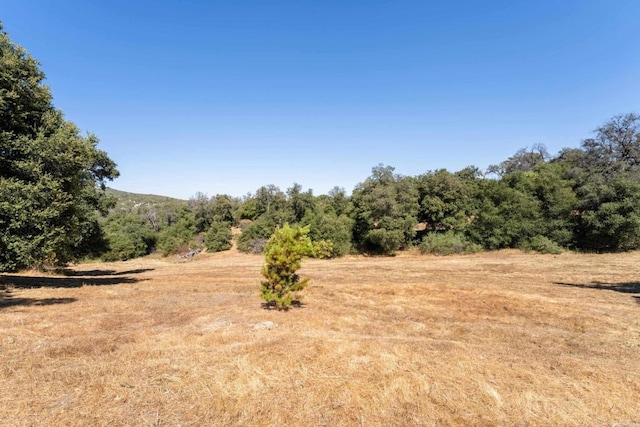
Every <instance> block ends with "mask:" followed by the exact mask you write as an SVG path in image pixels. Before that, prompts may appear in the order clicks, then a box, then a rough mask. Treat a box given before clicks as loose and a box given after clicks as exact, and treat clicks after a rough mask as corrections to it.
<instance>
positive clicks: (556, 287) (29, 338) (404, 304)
mask: <svg viewBox="0 0 640 427" xmlns="http://www.w3.org/2000/svg"><path fill="white" fill-rule="evenodd" d="M262 262H263V258H262V257H260V256H254V255H244V254H240V253H238V252H236V251H235V250H233V251H228V252H225V253H218V254H206V253H205V254H200V255H197V256H196V257H195V258H194V259H192V260H189V261H185V260H182V259H178V258H157V257H148V258H144V259H136V260H133V261H128V262H117V263H95V264H80V265H77V266H75V267H72V268H70V269H69V270H68V271H67V273H66V275H42V274H38V273H33V272H32V273H22V274H16V275H12V274H6V275H0V289H4V290H2V291H0V292H1V294H0V295H1V296H0V358H1V360H2V363H1V365H0V423H1V424H3V425H10V426H43V425H55V426H63V425H66V426H86V425H96V426H103V425H110V426H120V425H131V426H144V425H149V426H161V425H163V426H202V425H215V426H218V425H221V426H226V425H243V426H262V425H265V426H267V425H291V426H294V425H295V426H299V425H309V426H322V425H326V426H340V425H354V426H384V425H386V426H389V425H403V426H411V425H420V426H436V425H438V426H441V425H463V426H469V425H509V426H512V425H513V426H519V425H522V426H524V425H554V426H565V425H575V426H584V425H594V426H632V425H639V423H640V375H639V373H640V269H639V268H638V266H640V252H633V253H626V254H608V255H585V254H572V253H565V254H562V255H536V254H525V253H522V252H519V251H499V252H488V253H482V254H476V255H469V256H451V257H435V256H421V255H418V254H417V253H404V254H400V255H398V256H396V257H387V258H379V257H363V256H357V257H355V256H354V257H346V258H341V259H336V260H328V261H323V260H306V261H305V262H304V263H303V268H302V270H301V273H302V275H306V276H310V277H311V279H312V282H311V284H310V286H309V287H308V288H307V290H306V291H305V298H304V304H303V306H302V307H297V308H293V309H291V310H290V311H288V312H277V311H272V310H265V309H262V308H261V299H260V297H259V295H258V290H259V282H260V279H261V276H260V267H261V265H262ZM267 321H270V322H275V324H277V326H276V327H273V325H271V327H269V324H268V323H261V322H267Z"/></svg>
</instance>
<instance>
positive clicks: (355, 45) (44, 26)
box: [0, 0, 640, 199]
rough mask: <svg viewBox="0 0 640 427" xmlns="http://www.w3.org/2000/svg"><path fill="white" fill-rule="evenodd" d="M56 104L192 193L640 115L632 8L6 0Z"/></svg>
mask: <svg viewBox="0 0 640 427" xmlns="http://www.w3.org/2000/svg"><path fill="white" fill-rule="evenodd" d="M0 10H1V13H0V20H2V21H3V22H4V26H5V30H6V31H7V32H8V33H9V35H10V37H11V38H12V39H13V40H14V41H15V42H17V43H19V44H21V45H23V46H24V47H25V48H26V49H27V50H28V51H29V52H30V53H31V54H32V55H33V56H34V57H35V58H37V59H38V60H39V61H40V62H41V66H42V69H43V70H44V72H45V73H46V75H47V84H49V85H50V86H51V89H52V92H53V95H54V103H55V105H56V106H57V107H58V108H60V109H62V110H63V111H64V113H65V115H66V118H67V119H69V120H71V121H73V122H75V123H76V124H77V125H78V127H79V128H80V129H82V130H83V132H84V131H89V132H92V133H95V134H96V135H97V136H98V137H99V138H100V140H101V142H100V148H101V149H103V150H105V151H106V152H108V153H109V155H110V156H111V158H113V159H114V160H115V161H116V162H117V163H118V166H119V170H120V172H121V175H122V176H121V177H120V178H118V179H117V180H116V181H114V182H113V183H112V184H111V186H112V187H114V188H117V189H121V190H125V191H132V192H138V193H152V194H162V195H167V196H174V197H180V198H185V199H186V198H189V197H190V196H192V195H194V194H195V193H196V192H198V191H199V192H203V193H207V194H209V195H214V194H217V193H226V194H231V195H234V196H242V195H244V194H246V193H247V192H253V191H255V190H256V189H257V188H258V187H260V186H261V185H266V184H276V185H278V186H280V187H281V188H282V189H283V190H285V189H286V188H287V187H289V186H291V185H292V184H293V183H294V182H297V183H300V184H301V185H302V186H303V187H304V188H305V189H308V188H312V189H313V190H314V193H315V194H322V193H326V192H327V191H328V190H329V189H331V188H332V187H334V186H341V187H344V188H345V189H346V190H347V191H351V190H352V189H353V187H354V186H355V185H356V184H357V183H358V182H361V181H363V180H364V179H366V178H367V177H368V176H369V175H370V172H371V168H372V167H373V166H375V165H377V164H379V163H383V164H386V165H391V166H394V167H395V168H396V172H397V173H400V174H403V175H417V174H420V173H424V172H426V171H428V170H434V169H439V168H447V169H449V170H451V171H455V170H459V169H462V168H464V167H465V166H468V165H475V166H478V167H480V168H481V169H486V167H487V166H488V165H490V164H492V163H499V162H500V161H502V160H504V159H506V158H507V157H508V156H510V155H511V154H513V153H514V152H515V151H517V150H518V149H519V148H523V147H526V146H531V145H533V144H536V143H542V144H545V145H546V146H547V148H548V150H549V151H550V152H551V153H556V152H557V151H558V150H560V149H561V148H563V147H575V146H578V145H579V144H580V141H581V140H582V139H584V138H587V137H589V136H590V135H591V132H592V131H593V129H595V128H596V127H598V126H599V125H601V124H602V123H604V122H605V121H606V120H608V119H609V118H610V117H612V116H614V115H616V114H623V113H628V112H640V108H639V107H638V100H640V78H639V77H640V43H639V41H640V38H639V37H638V31H637V28H638V27H637V22H638V17H640V1H637V0H608V1H605V0H601V1H593V0H580V1H578V0H565V1H563V0H556V1H546V0H541V1H514V0H511V1H485V2H480V1H428V0H423V1H383V0H369V1H364V0H353V1H347V0H343V1H337V0H322V1H320V0H316V1H306V0H295V1H294V0H281V1H270V0H263V1H257V0H256V1H244V0H235V1H202V0H194V1H160V0H154V1H150V0H136V1H120V0H112V1H109V2H91V1H75V0H65V1H59V0H46V1H45V0H42V1H35V0H2V6H1V7H0Z"/></svg>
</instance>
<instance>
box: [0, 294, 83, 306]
mask: <svg viewBox="0 0 640 427" xmlns="http://www.w3.org/2000/svg"><path fill="white" fill-rule="evenodd" d="M77 300H78V299H77V298H41V299H38V298H14V297H13V296H12V295H11V292H9V291H6V290H5V291H2V292H0V310H2V309H3V308H7V307H13V306H16V305H21V306H38V305H41V306H42V305H55V304H69V303H72V302H75V301H77Z"/></svg>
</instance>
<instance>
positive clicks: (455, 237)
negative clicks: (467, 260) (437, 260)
mask: <svg viewBox="0 0 640 427" xmlns="http://www.w3.org/2000/svg"><path fill="white" fill-rule="evenodd" d="M418 247H419V249H420V252H422V253H423V254H434V255H452V254H468V253H474V252H480V251H481V250H482V247H481V246H480V245H477V244H475V243H472V242H471V241H469V240H468V239H467V238H466V237H465V236H463V235H462V234H457V233H454V232H453V231H447V232H445V233H429V234H427V235H426V236H424V238H423V239H422V242H421V243H420V245H419V246H418Z"/></svg>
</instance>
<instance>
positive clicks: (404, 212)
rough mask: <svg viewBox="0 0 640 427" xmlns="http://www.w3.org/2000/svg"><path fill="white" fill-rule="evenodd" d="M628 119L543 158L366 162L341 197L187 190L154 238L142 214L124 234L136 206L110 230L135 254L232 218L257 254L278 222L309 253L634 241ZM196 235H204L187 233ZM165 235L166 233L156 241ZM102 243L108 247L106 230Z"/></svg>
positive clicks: (639, 159) (636, 203) (211, 235)
mask: <svg viewBox="0 0 640 427" xmlns="http://www.w3.org/2000/svg"><path fill="white" fill-rule="evenodd" d="M639 123H640V117H639V116H637V115H635V114H627V115H622V116H616V117H614V118H612V119H611V120H609V121H608V122H607V123H605V124H604V125H603V126H601V127H600V128H598V129H597V130H596V132H595V136H594V138H589V139H585V140H584V141H583V142H582V144H581V146H580V147H579V148H568V149H564V150H562V151H561V152H560V153H558V154H557V155H555V156H552V155H550V154H549V153H547V151H546V149H545V148H544V147H543V146H540V145H537V146H534V147H532V148H531V149H526V148H525V149H520V150H518V151H517V152H516V153H515V154H514V155H513V156H511V157H509V158H508V159H506V160H505V161H503V162H502V163H500V164H498V165H492V166H490V167H489V168H488V169H487V171H486V172H484V173H483V172H482V171H481V170H479V169H478V168H476V167H473V166H471V167H467V168H465V169H463V170H460V171H457V172H450V171H448V170H446V169H440V170H435V171H428V172H426V173H424V174H422V175H419V176H402V175H398V174H396V173H395V171H394V168H393V167H390V166H384V165H378V166H376V167H374V168H373V169H372V172H371V176H369V177H368V178H366V179H365V180H364V181H363V182H362V183H360V184H358V185H357V186H356V187H355V189H354V190H353V193H352V194H351V195H348V194H347V192H346V191H345V190H344V189H342V188H339V187H336V188H334V189H332V190H331V191H330V192H329V193H328V194H326V195H320V196H315V195H314V194H313V192H312V191H311V190H304V189H303V188H302V186H300V185H299V184H293V185H292V186H291V187H290V188H288V189H286V190H285V191H283V190H281V189H280V188H278V187H277V186H274V185H267V186H263V187H260V188H259V189H258V190H256V192H255V193H252V194H248V195H246V196H245V197H244V198H241V199H238V198H233V197H230V196H226V195H216V196H214V197H211V198H209V197H208V196H206V195H205V194H202V193H198V194H196V196H194V197H193V198H192V199H191V200H189V201H188V202H187V203H185V204H183V205H182V206H180V209H174V211H173V212H172V213H171V214H169V213H168V212H165V213H163V214H161V215H158V214H156V215H154V217H156V218H159V220H157V221H156V224H157V226H156V229H155V232H156V234H155V237H153V236H152V235H150V234H149V233H150V232H151V225H152V224H151V223H150V222H149V223H146V224H145V225H144V227H138V231H137V232H136V233H132V232H129V231H127V230H128V227H134V228H136V227H135V226H134V225H135V224H143V223H145V220H144V218H145V217H147V218H148V217H149V207H148V206H147V207H145V206H144V205H143V206H139V207H138V208H137V209H138V212H137V215H138V216H137V220H135V221H134V220H133V219H131V220H128V221H126V223H127V226H126V227H125V226H123V227H120V228H119V229H118V233H123V234H125V235H130V236H136V239H137V244H136V245H134V246H136V247H139V248H141V249H140V250H139V251H138V253H137V254H138V255H141V254H144V253H149V252H150V251H152V250H154V249H159V250H161V251H162V252H163V253H165V254H168V253H173V252H175V251H176V250H179V249H182V250H187V249H188V248H191V247H193V246H198V245H200V246H204V247H207V248H208V249H209V250H210V251H218V250H226V249H228V248H230V247H231V231H230V230H231V228H232V227H238V229H239V230H241V233H240V234H239V235H238V237H237V245H238V249H240V250H241V251H243V252H248V253H261V252H262V251H263V250H264V248H265V245H266V243H267V241H268V240H269V237H270V236H271V235H272V234H273V232H274V230H275V229H276V228H277V227H280V226H283V225H284V224H291V225H298V226H301V227H307V228H308V230H309V231H308V237H309V238H310V239H311V241H312V242H313V243H314V248H315V253H314V254H313V256H317V257H338V256H342V255H345V254H347V253H369V254H383V255H384V254H386V255H389V254H393V253H394V252H395V251H398V250H403V249H406V248H409V247H418V248H419V249H420V250H422V251H423V252H427V253H438V254H450V253H469V252H476V251H479V250H494V249H503V248H521V249H524V250H535V251H540V252H551V253H558V252H560V251H562V250H563V249H571V250H584V251H592V252H603V251H625V250H632V249H638V248H639V247H640V132H639V129H638V124H639ZM165 209H166V207H165ZM118 215H132V213H131V212H128V213H122V212H121V213H119V214H118ZM116 217H117V216H116ZM165 217H167V218H168V217H172V218H173V219H172V220H168V219H166V220H165V219H164V218H165ZM113 218H114V217H113V216H112V217H111V219H110V220H108V221H107V230H109V227H108V226H109V224H111V222H110V221H114V219H113ZM116 224H118V222H116ZM141 230H145V231H144V232H142V231H141ZM198 233H200V234H198ZM197 235H201V236H204V237H203V238H201V239H200V240H195V239H194V236H197ZM107 236H110V234H109V232H107ZM150 236H151V237H150ZM168 236H170V237H171V239H173V240H170V242H169V243H162V242H165V241H166V240H167V238H168ZM109 241H110V242H112V243H111V244H112V251H113V242H117V239H112V240H109ZM154 245H156V246H154Z"/></svg>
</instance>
